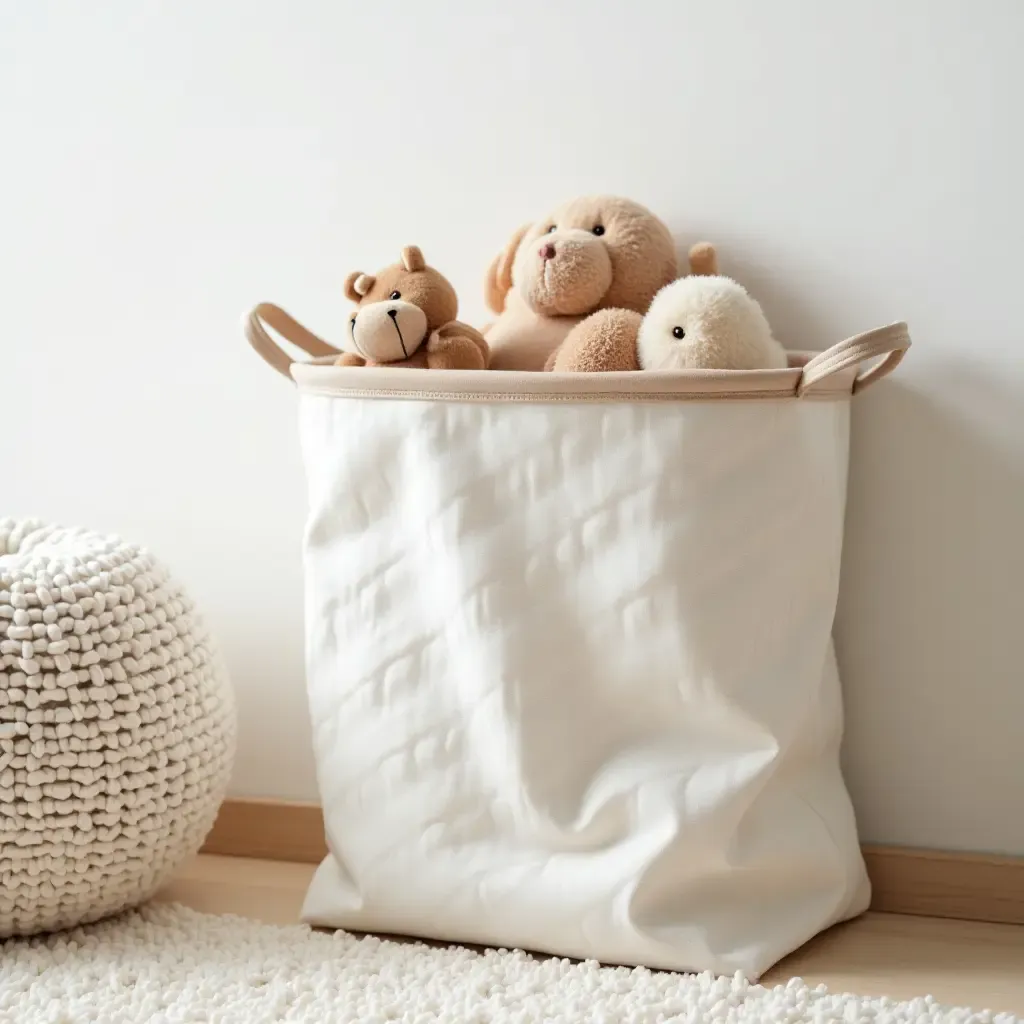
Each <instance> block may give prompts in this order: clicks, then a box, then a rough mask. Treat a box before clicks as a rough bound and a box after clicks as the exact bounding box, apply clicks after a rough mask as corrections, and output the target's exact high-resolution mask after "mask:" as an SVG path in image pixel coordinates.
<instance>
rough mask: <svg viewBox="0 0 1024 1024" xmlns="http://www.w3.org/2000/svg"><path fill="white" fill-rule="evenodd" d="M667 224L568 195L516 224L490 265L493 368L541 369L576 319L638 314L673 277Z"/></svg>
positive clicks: (636, 209)
mask: <svg viewBox="0 0 1024 1024" xmlns="http://www.w3.org/2000/svg"><path fill="white" fill-rule="evenodd" d="M676 272H677V261H676V253H675V245H674V243H673V240H672V236H671V233H670V232H669V230H668V228H667V227H666V226H665V225H664V224H663V223H662V222H661V221H660V220H659V219H658V218H657V217H655V216H654V214H653V213H651V211H650V210H648V209H646V208H645V207H643V206H641V205H640V204H639V203H635V202H632V201H631V200H628V199H622V198H619V197H616V196H591V197H584V198H580V199H574V200H572V201H571V202H569V203H566V204H564V205H563V206H560V207H559V208H558V209H556V210H555V211H553V212H552V213H550V214H549V215H547V216H546V217H543V218H541V219H540V220H538V221H536V222H535V223H533V224H530V225H528V226H526V227H523V228H520V229H519V231H517V232H516V233H515V235H513V237H512V240H511V241H510V242H509V244H508V245H507V246H506V247H505V249H504V250H503V251H502V252H501V253H499V254H498V256H497V257H496V258H495V260H494V262H493V263H492V264H491V268H490V271H489V273H488V277H487V284H486V295H487V300H488V303H489V305H490V306H491V308H492V309H493V310H494V311H495V312H496V313H498V314H500V315H499V317H498V319H497V320H496V321H495V322H494V323H493V324H492V325H491V326H490V327H488V329H487V330H486V331H485V336H486V338H487V341H488V343H489V344H490V346H491V352H492V359H491V366H492V368H494V369H520V370H542V369H543V368H544V366H545V363H546V362H547V360H548V357H549V356H550V355H551V353H552V352H553V351H554V349H555V348H556V347H557V346H558V345H559V344H561V342H562V341H563V340H564V339H565V337H566V335H567V334H568V333H569V331H570V330H572V328H573V327H574V326H575V325H576V324H577V323H579V322H580V320H581V319H582V318H583V317H585V316H587V315H588V314H590V313H592V312H594V311H595V310H599V309H608V308H611V307H619V308H622V309H630V310H635V311H637V312H640V313H642V312H644V311H646V309H647V306H648V304H649V303H650V301H651V299H652V298H653V297H654V295H655V293H656V292H657V291H658V289H659V288H661V287H662V286H663V285H665V284H667V283H668V282H669V281H671V280H673V278H675V276H676Z"/></svg>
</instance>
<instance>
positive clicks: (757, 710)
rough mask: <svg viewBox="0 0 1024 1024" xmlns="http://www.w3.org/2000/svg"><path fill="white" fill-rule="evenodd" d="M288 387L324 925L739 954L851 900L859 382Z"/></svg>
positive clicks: (664, 952) (782, 950)
mask: <svg viewBox="0 0 1024 1024" xmlns="http://www.w3.org/2000/svg"><path fill="white" fill-rule="evenodd" d="M301 403H302V411H301V424H302V435H303V444H304V455H305V461H306V465H307V472H308V477H309V493H310V503H311V509H310V520H309V524H308V529H307V534H306V545H305V548H306V571H307V615H308V636H307V642H308V685H309V695H310V704H311V712H312V716H313V722H314V733H315V750H316V758H317V763H318V771H319V783H320V789H321V794H322V802H323V806H324V813H325V818H326V824H327V832H328V841H329V846H330V850H331V854H330V856H329V857H328V858H327V859H326V860H325V861H324V863H323V864H322V865H321V867H320V869H319V871H318V873H317V875H316V877H315V879H314V881H313V883H312V885H311V888H310V890H309V893H308V896H307V899H306V903H305V908H304V919H305V920H306V921H307V922H309V923H313V924H318V925H326V926H331V927H344V928H349V929H358V930H370V931H379V932H395V933H406V934H412V935H420V936H426V937H430V938H437V939H445V940H454V941H463V942H476V943H482V944H488V945H497V946H505V947H522V948H525V949H532V950H537V951H541V952H549V953H556V954H559V955H562V956H571V957H579V958H592V959H596V960H600V961H603V962H605V963H618V964H630V965H633V964H641V965H644V966H647V967H652V968H668V969H675V970H696V971H702V970H710V971H714V972H717V973H732V972H734V971H737V970H738V971H742V972H743V973H744V974H746V975H747V976H749V977H752V978H753V977H757V976H759V975H760V974H761V973H762V972H763V971H764V970H766V969H767V968H768V967H769V966H770V965H771V964H773V963H775V962H776V961H777V960H779V959H780V958H781V957H783V956H784V955H786V954H787V953H789V952H790V951H792V950H793V949H795V948H796V947H798V946H799V945H801V944H802V943H803V942H805V941H806V940H807V939H809V938H811V937H812V936H813V935H814V934H815V933H816V932H818V931H820V930H821V929H823V928H825V927H827V926H829V925H831V924H833V923H834V922H836V921H839V920H841V919H844V918H847V917H849V916H852V915H854V914H857V913H859V912H860V911H862V910H864V909H865V907H866V906H867V903H868V896H869V892H868V883H867V879H866V875H865V871H864V865H863V861H862V859H861V855H860V850H859V846H858V842H857V834H856V829H855V823H854V817H853V813H852V809H851V805H850V801H849V798H848V795H847V792H846V789H845V786H844V783H843V780H842V777H841V775H840V769H839V760H838V748H839V741H840V735H841V731H842V710H841V701H840V691H839V680H838V676H837V672H836V665H835V658H834V654H833V648H832V642H831V628H832V620H833V616H834V612H835V606H836V597H837V591H838V584H839V563H840V552H841V544H842V529H843V512H844V505H845V489H846V467H847V448H848V431H849V405H848V403H847V402H843V401H831V402H815V401H811V400H805V401H793V400H791V401H763V400H762V401H758V400H750V401H724V402H723V401H709V402H652V403H641V402H634V403H618V404H613V403H609V404H605V403H576V402H561V403H557V402H553V403H550V404H540V403H520V404H517V403H513V402H506V403H502V402H496V403H469V402H465V403H460V402H444V401H418V400H408V399H400V400H399V399H395V400H391V399H374V398H360V397H354V398H342V397H331V396H322V395H316V394H311V393H304V394H303V395H302V399H301Z"/></svg>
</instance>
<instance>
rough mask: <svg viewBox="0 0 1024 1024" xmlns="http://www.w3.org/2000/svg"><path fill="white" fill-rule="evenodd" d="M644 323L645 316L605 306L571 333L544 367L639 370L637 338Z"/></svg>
mask: <svg viewBox="0 0 1024 1024" xmlns="http://www.w3.org/2000/svg"><path fill="white" fill-rule="evenodd" d="M642 322H643V317H642V316H641V315H640V314H639V313H634V312H633V310H631V309H602V310H601V311H600V312H597V313H594V315H593V316H589V317H587V319H586V320H585V321H584V323H583V324H580V325H579V326H577V327H575V328H573V330H572V331H570V332H569V336H568V338H566V342H565V344H564V345H560V346H559V347H558V348H557V349H556V350H555V351H554V352H552V353H551V356H550V358H549V359H548V362H547V365H546V366H545V369H546V370H554V372H555V373H570V372H571V373H596V372H599V371H601V370H609V369H616V370H639V369H640V364H639V363H638V362H637V352H636V337H637V333H638V332H639V330H640V324H641V323H642Z"/></svg>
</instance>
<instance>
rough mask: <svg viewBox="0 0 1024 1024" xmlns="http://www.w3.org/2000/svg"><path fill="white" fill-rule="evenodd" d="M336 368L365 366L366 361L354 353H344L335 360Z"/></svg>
mask: <svg viewBox="0 0 1024 1024" xmlns="http://www.w3.org/2000/svg"><path fill="white" fill-rule="evenodd" d="M334 365H335V366H365V365H366V360H365V359H364V358H363V357H362V356H357V355H356V354H355V353H354V352H342V354H341V355H340V356H338V358H337V359H335V360H334Z"/></svg>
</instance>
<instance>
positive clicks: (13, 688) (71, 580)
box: [0, 520, 235, 1021]
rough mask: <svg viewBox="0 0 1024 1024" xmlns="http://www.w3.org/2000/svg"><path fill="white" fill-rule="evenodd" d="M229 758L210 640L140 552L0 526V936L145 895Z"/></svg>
mask: <svg viewBox="0 0 1024 1024" xmlns="http://www.w3.org/2000/svg"><path fill="white" fill-rule="evenodd" d="M234 749H235V713H234V705H233V702H232V696H231V691H230V688H229V686H228V681H227V678H226V675H225V673H224V670H223V668H222V666H221V662H220V660H219V658H218V656H217V654H216V652H215V650H214V647H213V644H212V642H211V640H210V637H209V635H208V634H207V632H206V629H205V628H204V626H203V624H202V622H201V621H200V620H199V618H198V617H197V616H196V614H195V612H194V610H193V607H192V603H191V601H190V600H189V598H188V595H187V594H185V592H184V591H183V590H182V589H181V587H180V586H178V585H177V584H176V583H175V582H174V581H173V580H171V579H170V578H169V576H168V574H167V572H166V571H165V570H164V569H163V568H162V567H160V566H159V565H158V564H157V563H156V562H154V560H153V559H152V557H151V556H150V555H149V554H148V553H147V552H145V551H144V550H142V549H140V548H138V547H136V546H134V545H130V544H125V543H123V542H121V541H119V540H117V539H116V538H111V537H104V536H100V535H98V534H95V533H90V532H87V531H85V530H62V529H58V528H57V527H52V526H43V525H41V524H40V523H37V522H33V521H29V522H14V521H13V520H0V833H2V836H0V838H2V841H0V879H2V880H3V887H2V889H0V935H12V934H14V935H18V934H28V933H32V932H37V931H43V930H48V929H52V928H66V927H69V926H70V925H74V924H77V923H78V922H81V921H92V920H96V919H98V918H100V917H103V916H104V915H106V914H110V913H113V912H115V911H119V910H122V909H124V908H125V907H128V906H132V905H134V904H136V903H138V902H140V901H141V900H143V899H145V898H147V897H148V896H150V895H151V894H152V893H153V892H155V891H156V890H157V889H158V888H159V887H160V886H161V885H162V884H163V883H164V882H165V881H166V880H167V878H168V876H169V875H170V873H171V872H172V871H174V869H175V868H176V867H178V866H179V865H180V864H181V862H182V861H183V860H184V859H185V858H186V857H188V856H190V855H191V854H193V853H195V852H196V850H198V848H199V847H200V845H201V844H202V841H203V839H204V838H205V837H206V834H207V832H208V831H209V829H210V827H211V826H212V824H213V821H214V818H215V817H216V814H217V808H218V806H219V805H220V802H221V799H222V798H223V795H224V791H225V788H226V786H227V783H228V776H229V774H230V770H231V763H232V759H233V756H234ZM5 994H6V995H8V996H9V995H10V990H9V989H6V988H5V986H4V985H3V984H0V1000H2V999H3V997H4V995H5ZM18 1019H19V1020H20V1021H27V1020H29V1019H30V1018H28V1017H18ZM90 1019H92V1018H90Z"/></svg>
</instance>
